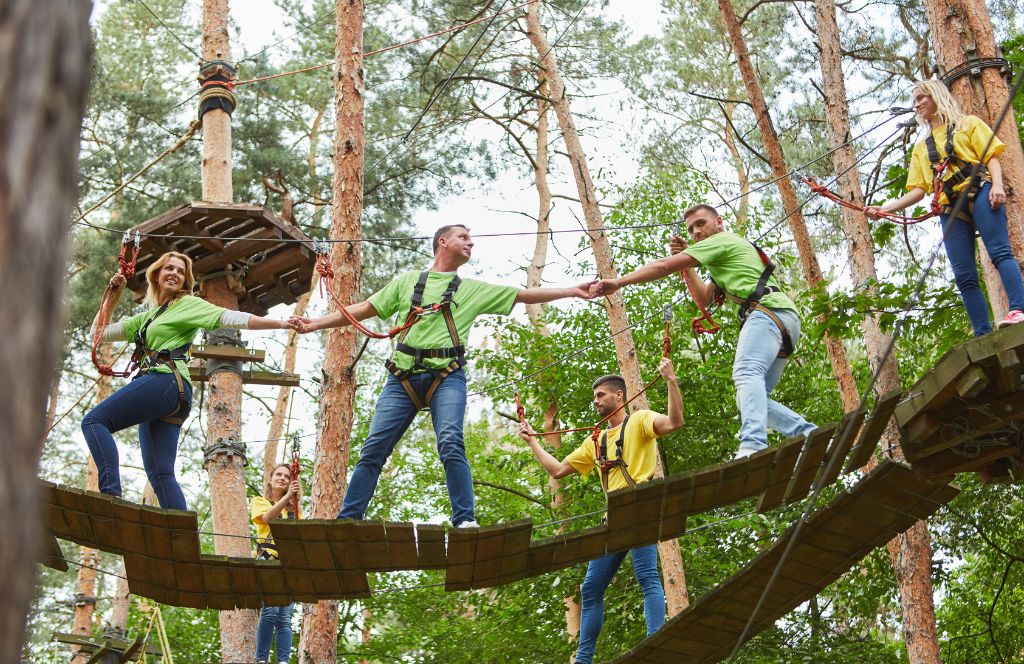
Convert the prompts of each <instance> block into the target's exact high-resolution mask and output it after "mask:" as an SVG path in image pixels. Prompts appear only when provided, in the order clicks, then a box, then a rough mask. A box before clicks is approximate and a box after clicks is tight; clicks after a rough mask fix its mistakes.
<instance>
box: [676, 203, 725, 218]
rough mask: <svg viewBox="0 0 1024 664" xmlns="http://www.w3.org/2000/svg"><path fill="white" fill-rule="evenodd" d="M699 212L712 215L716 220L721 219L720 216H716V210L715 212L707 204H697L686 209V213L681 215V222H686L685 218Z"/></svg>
mask: <svg viewBox="0 0 1024 664" xmlns="http://www.w3.org/2000/svg"><path fill="white" fill-rule="evenodd" d="M701 210H707V211H708V212H710V213H711V214H712V215H714V217H715V218H716V219H721V218H722V215H720V214H718V210H716V209H715V208H714V206H712V205H708V204H707V203H699V204H697V205H694V206H693V207H688V208H686V212H684V213H683V221H686V219H687V217H689V216H690V215H692V214H696V213H697V212H700V211H701Z"/></svg>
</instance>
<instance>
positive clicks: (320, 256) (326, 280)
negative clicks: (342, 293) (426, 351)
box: [316, 252, 440, 339]
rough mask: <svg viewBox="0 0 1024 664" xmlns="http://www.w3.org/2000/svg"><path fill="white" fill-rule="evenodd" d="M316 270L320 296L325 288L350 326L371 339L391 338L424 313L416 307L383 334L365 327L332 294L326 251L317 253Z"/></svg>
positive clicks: (329, 266)
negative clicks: (400, 323) (400, 322)
mask: <svg viewBox="0 0 1024 664" xmlns="http://www.w3.org/2000/svg"><path fill="white" fill-rule="evenodd" d="M316 271H317V272H319V273H320V295H321V297H322V296H323V294H324V290H325V289H326V291H327V293H328V294H329V295H330V296H331V299H332V300H333V301H334V306H336V307H338V310H339V311H341V313H342V315H343V316H345V318H347V319H348V322H349V323H350V324H351V325H352V327H354V328H356V329H357V330H359V331H360V332H362V333H363V334H365V335H366V336H368V337H370V338H371V339H391V338H392V337H396V336H398V335H399V334H401V333H402V332H405V331H406V330H408V329H409V328H410V327H412V326H413V325H415V324H416V323H417V322H419V320H420V319H421V318H422V317H423V314H424V313H426V311H427V310H426V309H424V308H423V307H416V308H415V309H414V310H413V311H411V312H409V316H408V318H406V319H405V323H403V324H402V325H399V326H397V327H393V328H391V329H390V330H388V331H387V333H384V334H382V333H380V332H374V331H373V330H371V329H369V328H367V327H366V326H365V325H363V324H362V323H361V322H359V320H358V319H356V317H355V316H353V315H352V314H350V313H349V312H348V309H347V308H346V307H345V305H344V304H342V303H341V300H339V299H338V297H337V296H336V295H335V294H334V289H333V288H331V284H330V281H331V279H333V278H334V270H333V269H331V263H330V260H329V258H328V257H327V254H326V253H319V252H318V253H317V256H316ZM439 309H440V307H439V306H438V305H436V304H435V305H434V307H433V311H437V310H439Z"/></svg>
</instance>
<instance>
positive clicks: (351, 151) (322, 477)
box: [299, 0, 365, 664]
mask: <svg viewBox="0 0 1024 664" xmlns="http://www.w3.org/2000/svg"><path fill="white" fill-rule="evenodd" d="M363 17H364V9H363V2H362V0H337V3H336V21H337V23H336V33H335V34H336V37H335V42H334V57H335V62H336V66H335V71H336V72H337V74H336V79H335V83H334V102H335V109H336V110H335V127H336V131H335V135H334V180H333V197H332V200H331V207H332V210H331V212H332V216H333V219H332V223H331V233H330V236H331V239H341V238H359V237H362V213H363V168H364V160H365V125H364V120H363V106H364V99H363V95H364V89H365V82H364V79H363ZM331 267H332V269H333V270H334V274H335V275H336V278H335V279H334V283H333V284H332V285H331V286H332V288H334V289H335V294H336V295H337V296H338V299H339V300H340V301H341V302H343V303H345V304H348V303H351V302H356V301H357V300H358V298H359V295H360V281H361V277H362V257H361V250H360V246H359V243H358V242H337V243H334V244H333V245H332V247H331ZM331 309H332V310H333V304H332V305H331ZM357 342H358V339H357V338H356V332H355V330H353V329H352V328H351V327H345V328H341V329H337V328H335V329H332V330H330V331H328V332H327V335H326V342H325V344H324V360H323V382H322V383H321V388H320V390H321V391H320V395H321V396H320V422H319V428H320V430H319V436H318V439H317V451H316V461H315V462H314V466H313V491H312V495H313V518H316V519H329V518H332V517H334V516H337V514H338V511H339V509H340V507H341V498H342V496H343V495H344V493H345V486H346V479H347V475H348V457H349V443H350V439H351V433H352V415H353V408H354V404H355V389H356V374H355V370H354V359H355V353H356V350H357V347H358V344H357ZM337 649H338V603H337V602H318V603H316V604H312V605H306V607H305V610H304V612H303V620H302V641H301V645H300V648H299V651H300V661H302V662H310V663H315V664H321V663H322V662H333V661H335V658H336V657H337Z"/></svg>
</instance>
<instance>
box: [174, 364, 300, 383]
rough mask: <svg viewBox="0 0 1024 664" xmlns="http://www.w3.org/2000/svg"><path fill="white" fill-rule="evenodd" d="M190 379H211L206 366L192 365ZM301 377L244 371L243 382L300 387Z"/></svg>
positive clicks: (283, 373)
mask: <svg viewBox="0 0 1024 664" xmlns="http://www.w3.org/2000/svg"><path fill="white" fill-rule="evenodd" d="M188 369H189V372H188V373H189V377H190V378H191V379H192V380H193V382H197V383H205V382H206V381H208V380H209V379H210V377H209V376H208V375H207V373H206V365H205V364H190V365H189V367H188ZM299 380H300V376H299V374H296V373H288V372H280V373H277V372H274V371H243V372H242V382H243V383H245V384H246V385H284V386H285V387H298V386H299Z"/></svg>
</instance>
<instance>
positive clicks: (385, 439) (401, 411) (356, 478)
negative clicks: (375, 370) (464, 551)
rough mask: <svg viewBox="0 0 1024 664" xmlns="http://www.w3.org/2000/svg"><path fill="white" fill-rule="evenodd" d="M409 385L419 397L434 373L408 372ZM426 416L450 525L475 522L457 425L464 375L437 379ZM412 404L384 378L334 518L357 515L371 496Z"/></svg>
mask: <svg viewBox="0 0 1024 664" xmlns="http://www.w3.org/2000/svg"><path fill="white" fill-rule="evenodd" d="M408 380H409V383H410V384H412V387H413V389H415V390H416V393H417V394H419V395H420V398H421V399H422V398H423V397H424V396H425V395H426V393H427V390H428V389H430V385H431V384H432V383H433V381H434V377H433V376H432V375H431V374H428V373H417V374H413V375H411V376H409V378H408ZM428 405H429V406H430V419H431V422H432V423H433V425H434V435H435V436H436V437H437V454H438V456H440V457H441V465H442V466H444V476H445V482H446V483H447V485H448V499H449V500H450V501H451V505H452V525H455V526H457V525H459V524H460V523H462V522H463V521H474V520H475V517H474V516H473V476H472V474H471V473H470V470H469V461H468V460H467V459H466V445H465V443H464V442H463V439H462V423H463V420H464V419H465V417H466V373H465V372H464V371H462V370H459V371H455V372H452V373H451V374H449V375H448V376H446V377H445V378H444V380H443V381H441V384H440V385H438V387H437V389H436V390H435V391H434V395H433V396H432V397H431V398H430V403H429V404H428ZM416 413H417V410H416V406H415V405H413V402H412V399H410V398H409V395H408V393H406V391H405V388H403V387H402V384H401V383H400V382H399V381H398V379H397V378H395V377H394V376H388V379H387V381H386V382H385V383H384V389H383V390H382V391H381V393H380V396H379V397H378V398H377V406H376V408H375V409H374V413H373V421H372V422H371V423H370V432H369V434H367V436H366V440H365V441H364V442H363V447H362V450H361V451H360V452H359V462H358V463H357V464H356V469H355V470H354V471H353V472H352V479H351V480H350V481H349V484H348V491H346V492H345V503H344V504H343V505H342V506H341V512H340V513H339V514H338V518H339V519H345V518H351V519H362V518H363V515H364V514H366V507H367V505H369V504H370V498H372V497H373V493H374V491H376V490H377V478H379V477H380V472H381V469H382V468H383V467H384V464H385V463H386V462H387V460H388V457H390V456H391V452H392V451H394V449H395V445H397V444H398V441H399V440H401V438H402V435H403V434H405V431H406V429H408V428H409V425H410V424H412V421H413V419H415V418H416Z"/></svg>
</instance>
